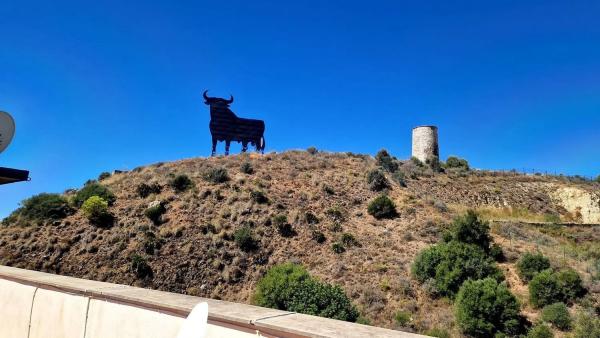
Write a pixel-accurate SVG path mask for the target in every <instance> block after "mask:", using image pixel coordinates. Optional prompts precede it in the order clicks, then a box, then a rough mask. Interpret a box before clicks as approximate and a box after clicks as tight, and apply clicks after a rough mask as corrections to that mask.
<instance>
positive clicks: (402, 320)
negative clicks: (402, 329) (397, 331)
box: [394, 310, 412, 326]
mask: <svg viewBox="0 0 600 338" xmlns="http://www.w3.org/2000/svg"><path fill="white" fill-rule="evenodd" d="M411 317H412V315H411V313H410V312H408V311H402V310H401V311H398V312H396V313H395V314H394V321H395V322H396V324H398V325H400V326H407V325H408V324H409V323H410V321H411V319H412V318H411Z"/></svg>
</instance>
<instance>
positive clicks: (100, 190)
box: [73, 182, 117, 207]
mask: <svg viewBox="0 0 600 338" xmlns="http://www.w3.org/2000/svg"><path fill="white" fill-rule="evenodd" d="M92 196H98V197H101V198H102V199H103V200H105V201H106V202H107V203H108V205H109V206H110V205H112V204H113V203H114V202H115V200H116V199H117V198H116V197H115V194H113V193H112V191H110V190H109V189H108V188H107V187H105V186H103V185H101V184H98V183H96V182H92V183H89V184H86V185H85V186H83V188H81V189H79V191H77V193H76V194H75V196H74V197H73V203H74V204H75V205H76V206H77V207H80V206H81V205H82V204H83V202H85V201H87V200H88V199H89V198H90V197H92Z"/></svg>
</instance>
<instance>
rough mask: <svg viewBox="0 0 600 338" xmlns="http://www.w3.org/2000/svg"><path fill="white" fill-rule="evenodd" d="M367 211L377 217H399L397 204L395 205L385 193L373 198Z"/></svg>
mask: <svg viewBox="0 0 600 338" xmlns="http://www.w3.org/2000/svg"><path fill="white" fill-rule="evenodd" d="M367 212H368V213H369V215H371V216H373V217H375V218H377V219H383V218H387V219H391V218H395V217H398V212H397V211H396V205H394V202H393V201H392V200H391V199H390V198H389V197H387V196H385V195H380V196H378V197H376V198H375V199H374V200H372V201H371V202H370V203H369V205H368V207H367Z"/></svg>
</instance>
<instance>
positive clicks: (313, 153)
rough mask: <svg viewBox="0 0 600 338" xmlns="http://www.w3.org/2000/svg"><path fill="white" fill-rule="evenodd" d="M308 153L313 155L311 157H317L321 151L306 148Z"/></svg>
mask: <svg viewBox="0 0 600 338" xmlns="http://www.w3.org/2000/svg"><path fill="white" fill-rule="evenodd" d="M306 152H307V153H309V154H311V155H315V154H316V153H318V152H319V151H318V150H317V148H315V147H308V148H306Z"/></svg>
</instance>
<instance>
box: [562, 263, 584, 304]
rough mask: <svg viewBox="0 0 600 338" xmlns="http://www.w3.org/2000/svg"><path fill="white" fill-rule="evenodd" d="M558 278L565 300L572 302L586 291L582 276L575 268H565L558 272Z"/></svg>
mask: <svg viewBox="0 0 600 338" xmlns="http://www.w3.org/2000/svg"><path fill="white" fill-rule="evenodd" d="M556 279H557V281H558V285H559V286H560V290H561V295H562V300H563V301H564V302H567V303H570V302H572V301H573V300H575V299H577V298H579V297H581V296H583V295H584V294H585V292H586V290H585V288H584V287H583V282H582V280H581V276H579V274H578V273H577V271H575V270H573V269H570V268H565V269H562V270H560V271H558V272H556Z"/></svg>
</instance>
